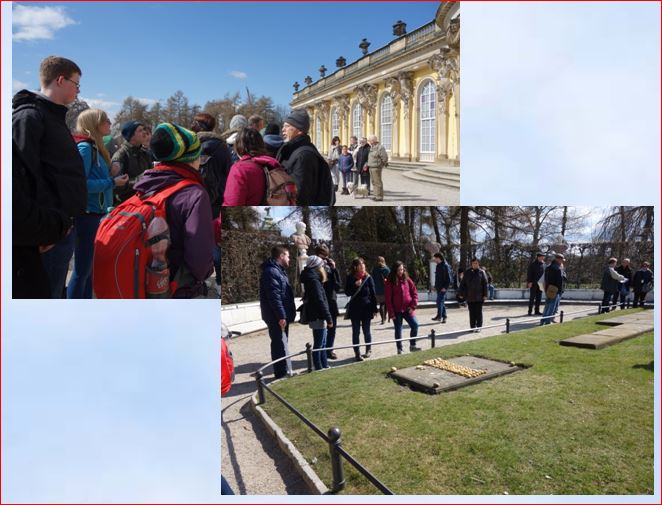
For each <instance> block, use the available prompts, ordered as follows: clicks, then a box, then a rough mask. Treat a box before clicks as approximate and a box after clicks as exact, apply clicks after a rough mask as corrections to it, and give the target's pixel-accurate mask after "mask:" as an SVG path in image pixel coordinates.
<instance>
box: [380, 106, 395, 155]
mask: <svg viewBox="0 0 662 505" xmlns="http://www.w3.org/2000/svg"><path fill="white" fill-rule="evenodd" d="M380 117H381V129H380V132H381V133H380V137H381V139H380V140H381V141H382V145H383V146H384V149H386V150H387V151H388V152H389V153H390V152H391V149H392V147H393V100H392V99H391V95H389V94H385V95H384V98H383V99H382V110H381V114H380Z"/></svg>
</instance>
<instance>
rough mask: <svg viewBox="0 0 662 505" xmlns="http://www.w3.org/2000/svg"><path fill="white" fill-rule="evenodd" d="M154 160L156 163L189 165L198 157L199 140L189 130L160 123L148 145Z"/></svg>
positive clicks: (172, 124)
mask: <svg viewBox="0 0 662 505" xmlns="http://www.w3.org/2000/svg"><path fill="white" fill-rule="evenodd" d="M149 147H150V149H151V150H152V154H153V155H154V158H155V159H156V160H158V161H178V162H180V163H189V162H191V161H195V160H197V159H198V158H199V157H200V151H201V150H202V146H201V145H200V139H198V136H197V135H196V134H195V133H193V132H192V131H191V130H187V129H186V128H184V127H183V126H179V125H176V124H174V123H161V124H160V125H158V126H157V127H156V128H155V129H154V132H153V133H152V140H151V142H150V143H149Z"/></svg>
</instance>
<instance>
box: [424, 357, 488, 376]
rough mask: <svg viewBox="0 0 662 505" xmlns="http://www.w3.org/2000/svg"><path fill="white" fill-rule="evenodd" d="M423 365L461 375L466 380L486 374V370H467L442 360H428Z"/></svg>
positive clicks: (465, 367)
mask: <svg viewBox="0 0 662 505" xmlns="http://www.w3.org/2000/svg"><path fill="white" fill-rule="evenodd" d="M423 364H424V365H428V366H433V367H435V368H439V369H441V370H446V371H448V372H451V373H454V374H457V375H461V376H462V377H466V378H467V379H472V378H474V377H479V376H481V375H483V374H485V373H487V370H478V369H475V368H469V367H467V366H462V365H458V364H456V363H451V362H450V361H447V360H445V359H442V358H435V359H429V360H427V361H424V362H423Z"/></svg>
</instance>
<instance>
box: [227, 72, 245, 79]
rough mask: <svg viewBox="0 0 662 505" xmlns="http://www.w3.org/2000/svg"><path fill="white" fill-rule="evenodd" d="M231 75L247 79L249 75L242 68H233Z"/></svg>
mask: <svg viewBox="0 0 662 505" xmlns="http://www.w3.org/2000/svg"><path fill="white" fill-rule="evenodd" d="M230 75H231V76H232V77H236V78H237V79H246V78H247V77H248V74H247V73H246V72H242V71H241V70H233V71H232V72H230Z"/></svg>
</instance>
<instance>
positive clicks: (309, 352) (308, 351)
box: [306, 342, 313, 372]
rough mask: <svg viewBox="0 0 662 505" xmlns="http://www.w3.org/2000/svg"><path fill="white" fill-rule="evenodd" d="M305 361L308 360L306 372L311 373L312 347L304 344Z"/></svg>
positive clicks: (307, 343)
mask: <svg viewBox="0 0 662 505" xmlns="http://www.w3.org/2000/svg"><path fill="white" fill-rule="evenodd" d="M306 359H307V360H308V371H309V372H312V371H313V346H312V345H311V344H310V342H306Z"/></svg>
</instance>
